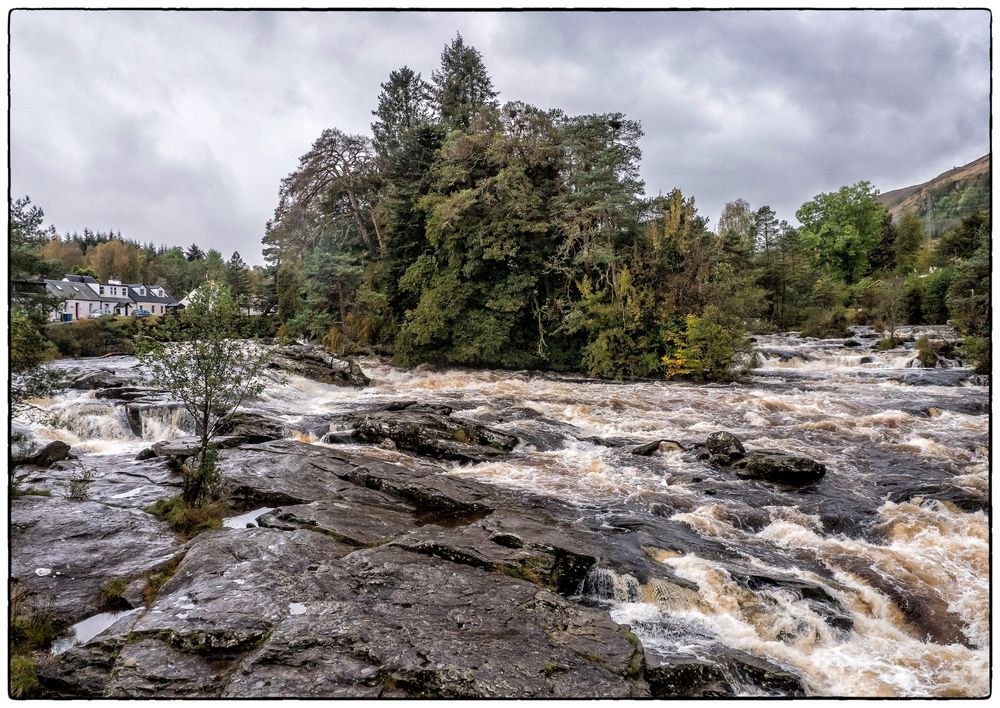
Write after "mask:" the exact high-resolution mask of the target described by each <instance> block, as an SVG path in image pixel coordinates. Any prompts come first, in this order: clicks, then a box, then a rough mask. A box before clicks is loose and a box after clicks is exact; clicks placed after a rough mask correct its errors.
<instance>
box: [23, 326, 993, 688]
mask: <svg viewBox="0 0 1000 708" xmlns="http://www.w3.org/2000/svg"><path fill="white" fill-rule="evenodd" d="M924 330H925V331H909V332H904V334H915V335H918V336H919V335H920V334H925V333H927V334H930V335H931V336H936V337H943V338H950V337H954V333H952V332H950V331H949V330H947V329H946V328H924ZM876 341H877V340H876V338H875V337H874V334H873V333H871V332H870V331H866V330H864V329H863V328H858V329H857V330H856V337H855V338H854V339H853V340H848V341H845V340H814V339H801V338H799V337H797V336H796V335H794V334H788V335H769V336H761V337H759V338H758V341H757V346H758V348H759V349H760V355H759V359H758V364H759V366H758V368H757V369H755V370H754V372H753V375H752V376H751V378H750V379H749V381H748V382H747V383H745V384H740V385H735V384H734V385H692V384H683V383H674V382H638V383H612V382H596V381H591V380H588V379H585V378H582V377H572V376H552V375H542V374H537V373H529V372H498V371H488V370H485V371H470V370H444V371H432V370H422V369H417V370H401V369H398V368H395V367H392V366H390V365H389V364H387V363H386V362H384V361H382V360H378V359H363V360H361V361H360V363H361V366H362V368H363V369H364V370H365V372H366V373H367V374H368V375H369V376H370V377H371V378H372V385H371V386H370V387H369V388H367V389H364V390H357V389H350V388H338V387H335V386H328V385H324V384H319V383H316V382H313V381H309V380H306V379H302V378H297V377H291V378H289V379H287V380H285V381H284V382H282V383H281V384H277V383H276V384H274V385H272V386H269V387H268V390H267V391H266V392H265V393H264V395H262V396H261V397H260V399H258V400H256V401H254V402H253V404H252V405H251V406H249V408H251V409H255V410H260V411H263V412H267V413H268V414H270V415H273V416H276V417H279V418H281V419H282V420H283V421H284V423H285V425H286V427H287V429H288V430H289V435H290V436H292V437H298V438H299V439H301V440H304V441H307V442H315V441H316V440H317V438H318V437H319V436H320V435H321V434H322V433H323V432H326V431H337V430H341V429H342V428H343V426H342V424H341V423H340V422H339V416H340V415H341V414H343V413H346V412H349V411H352V410H357V409H359V408H372V407H377V406H378V405H381V404H386V403H389V402H392V401H401V400H418V401H420V402H422V403H444V404H447V405H450V406H452V407H454V408H455V411H456V412H455V415H461V416H463V417H467V418H472V419H476V420H480V421H482V422H484V423H487V424H489V425H492V426H494V427H497V428H499V429H507V430H511V431H517V434H519V435H520V436H521V438H522V440H524V441H525V442H523V443H522V444H521V445H520V446H519V447H518V448H517V449H516V450H515V451H514V454H513V455H512V456H511V457H510V458H509V459H504V460H501V461H493V462H488V463H483V464H474V465H458V464H453V465H451V466H450V469H449V473H450V474H454V475H460V476H464V477H469V478H472V479H476V480H479V481H483V482H489V483H492V484H496V485H501V486H504V487H507V488H513V489H520V490H524V491H527V492H532V493H536V494H543V495H551V496H553V497H557V498H559V499H560V500H563V501H565V502H568V503H571V504H574V505H578V506H580V507H581V508H584V509H587V510H591V511H593V510H596V511H597V512H598V513H600V511H601V510H602V509H608V510H610V509H621V508H629V507H631V508H637V509H645V510H649V509H654V508H655V509H657V513H659V514H661V515H664V516H667V517H668V518H669V519H671V520H672V521H675V522H681V523H683V524H685V525H687V526H688V527H689V528H690V529H691V530H693V531H695V532H696V533H697V534H698V535H700V536H701V537H702V538H704V539H706V540H707V541H711V542H714V543H716V544H722V545H723V546H725V547H726V548H728V549H731V550H732V551H733V552H734V553H736V554H738V556H739V557H740V558H741V563H742V564H743V565H744V566H745V567H746V568H751V569H753V568H756V569H759V570H761V571H767V572H775V573H779V574H782V575H784V576H790V577H794V578H798V579H800V580H802V581H806V582H809V583H811V584H815V585H819V586H821V587H822V588H823V589H824V590H825V591H826V592H827V593H828V595H829V596H830V597H832V598H835V599H836V601H838V602H839V603H840V605H841V606H843V607H844V608H846V609H847V611H848V612H849V614H850V620H851V622H852V624H851V627H850V629H849V630H848V631H841V630H837V629H836V628H835V627H832V626H831V625H830V623H829V622H828V621H826V619H824V616H823V614H822V612H821V611H820V609H818V608H817V606H816V605H815V604H814V603H812V602H811V601H809V600H808V599H803V598H801V597H798V596H795V595H793V594H789V593H788V592H785V591H783V590H782V589H781V588H780V587H768V586H762V587H759V588H755V589H750V588H748V587H746V586H745V585H743V584H740V583H738V582H736V581H735V580H734V578H733V577H732V568H731V567H727V566H726V565H725V564H723V563H721V562H719V561H717V560H716V559H713V558H712V557H710V555H708V554H706V556H705V557H702V556H701V555H700V554H698V553H684V554H680V553H677V552H672V551H669V550H664V549H649V550H648V551H647V553H650V554H651V557H653V558H654V559H655V560H657V561H658V562H661V563H663V564H664V565H665V566H667V567H668V568H669V569H670V570H671V571H672V573H673V574H674V575H675V576H677V577H680V578H683V579H684V580H687V581H690V582H692V583H694V584H695V585H696V586H697V591H694V590H688V589H679V587H680V586H674V587H673V588H665V587H659V588H658V587H644V586H642V585H640V583H639V582H638V581H637V580H636V579H635V578H631V577H629V576H615V575H614V574H613V573H610V571H600V573H602V574H603V575H601V577H596V576H595V577H593V578H589V579H588V583H585V587H584V588H582V589H581V591H582V592H584V594H588V595H590V596H591V599H593V600H595V601H602V602H603V603H604V604H606V605H607V607H608V610H609V612H610V613H611V615H612V617H613V618H614V619H616V620H617V621H620V622H627V623H629V624H631V625H632V626H633V628H634V630H635V631H636V633H637V634H638V635H639V637H640V638H641V639H642V642H643V645H644V646H645V647H646V649H647V651H648V652H652V653H662V654H670V655H676V654H688V655H710V653H711V651H712V647H713V646H715V647H717V646H719V645H720V644H724V645H726V646H729V647H732V648H734V649H740V650H744V651H748V652H752V653H754V654H757V655H760V656H762V657H764V658H768V659H770V660H772V661H775V662H778V663H780V664H783V665H785V666H788V667H790V668H792V669H794V670H795V671H796V672H797V673H799V674H800V675H802V676H803V678H804V681H805V683H806V686H807V688H808V690H809V691H810V692H811V693H814V694H819V695H839V696H862V695H864V696H899V695H906V696H955V695H971V696H981V695H985V694H986V693H987V692H988V674H989V547H988V544H989V538H988V524H989V519H988V516H987V513H986V511H985V510H986V509H987V504H988V501H987V499H988V494H989V450H988V432H989V430H988V429H989V393H988V390H987V388H985V387H984V386H981V385H975V384H976V383H980V382H979V381H978V380H977V379H974V378H972V379H970V374H971V372H970V371H969V370H968V369H965V368H962V367H961V366H960V362H956V361H952V362H944V363H945V364H946V365H947V367H946V368H938V369H932V370H926V369H919V368H913V366H912V362H913V358H914V355H915V352H914V351H912V349H907V348H900V349H895V350H890V351H885V352H877V351H874V350H873V345H874V343H875V342H876ZM859 345H860V346H859ZM908 346H910V347H912V345H908ZM65 365H67V366H71V367H73V366H75V367H79V366H80V363H79V362H65ZM93 365H94V366H100V367H118V368H122V369H127V368H129V367H131V366H133V365H134V359H130V358H127V357H118V358H114V359H110V360H101V361H100V362H95V363H94V364H93ZM41 403H42V404H43V406H44V407H45V408H46V409H47V410H48V411H49V412H50V413H51V414H52V415H51V416H50V419H49V421H48V422H46V423H44V424H34V425H33V426H32V427H33V430H34V433H35V435H36V436H37V437H38V438H42V439H46V438H47V439H53V438H57V439H62V440H65V441H66V442H69V443H70V444H71V445H73V446H74V448H75V449H76V450H78V451H80V452H82V453H84V456H85V457H87V456H94V457H97V456H102V455H115V454H119V455H120V454H124V453H131V452H133V451H136V450H138V449H140V448H142V447H145V446H148V444H149V443H150V442H151V441H154V440H160V439H165V438H169V437H173V436H177V435H183V434H186V433H188V432H189V431H188V430H186V428H185V424H184V419H183V416H181V415H180V414H179V413H178V411H177V410H176V408H174V407H171V406H169V405H167V404H163V405H159V406H157V405H152V406H146V407H145V408H143V410H142V412H141V419H142V422H141V435H137V434H136V430H135V425H134V421H133V423H132V424H131V425H130V423H129V420H128V419H127V417H126V415H125V413H124V412H123V410H122V406H120V405H113V404H111V403H109V402H107V401H102V400H98V399H95V398H94V394H93V393H92V392H86V393H81V392H68V393H66V394H62V395H59V396H56V397H54V398H53V399H50V400H47V401H44V402H41ZM526 409H531V410H530V411H527V410H526ZM539 414H540V415H539ZM715 430H728V431H730V432H732V433H734V434H736V435H737V436H738V437H739V438H740V439H741V440H742V441H743V442H744V444H745V445H746V446H747V447H748V448H750V449H753V448H773V449H780V450H784V451H787V452H791V453H795V454H801V455H805V456H807V457H810V458H812V459H815V460H818V461H820V462H822V463H824V464H825V465H826V467H827V475H826V477H825V478H824V479H823V481H822V482H821V483H820V484H818V485H816V486H815V488H813V489H804V490H788V489H783V488H775V487H773V486H770V485H768V484H766V483H761V482H750V481H745V480H739V479H736V478H734V477H733V476H732V475H731V474H728V473H727V472H725V471H720V470H715V469H713V468H711V467H709V466H708V465H707V464H705V463H700V462H690V461H685V460H684V459H682V454H681V453H680V452H676V453H674V452H669V451H666V452H662V453H660V454H658V455H656V456H654V457H651V458H646V457H640V456H636V455H632V454H631V453H630V452H629V450H630V447H631V446H630V445H628V444H625V445H621V444H619V445H617V446H608V445H607V444H602V443H603V441H608V440H610V441H613V442H614V441H619V442H621V441H634V442H646V441H650V440H655V439H661V438H662V439H672V440H680V441H687V442H693V441H701V440H703V439H704V437H705V436H706V435H707V434H708V433H710V432H712V431H715ZM554 433H558V434H559V436H561V437H560V440H561V442H560V443H559V444H558V445H550V444H549V445H547V444H543V442H544V441H545V440H550V439H551V438H552V435H553V434H554ZM598 438H599V439H598ZM316 444H322V443H316ZM553 448H554V449H553ZM387 454H388V453H387ZM391 454H396V453H391ZM238 521H239V523H240V525H242V524H245V523H246V521H251V520H250V519H246V520H244V519H243V518H240V519H239V520H238ZM251 522H252V521H251ZM915 606H916V607H919V608H922V609H921V611H922V612H923V614H924V616H925V617H926V616H929V615H933V617H934V621H933V622H931V628H932V629H933V630H934V631H928V632H927V633H926V634H924V635H921V634H920V632H919V631H918V630H917V629H915V626H917V625H915V624H914V622H912V621H911V620H912V616H908V614H907V613H908V612H909V613H910V615H912V613H913V607H915ZM920 626H923V625H920Z"/></svg>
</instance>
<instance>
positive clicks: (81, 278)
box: [63, 273, 97, 283]
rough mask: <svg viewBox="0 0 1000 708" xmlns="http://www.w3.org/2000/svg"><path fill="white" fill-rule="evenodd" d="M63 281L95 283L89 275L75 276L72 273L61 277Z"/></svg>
mask: <svg viewBox="0 0 1000 708" xmlns="http://www.w3.org/2000/svg"><path fill="white" fill-rule="evenodd" d="M63 278H64V279H65V280H68V281H69V282H71V283H96V282H97V281H96V280H95V279H94V278H92V277H91V276H89V275H75V274H73V273H66V275H64V276H63Z"/></svg>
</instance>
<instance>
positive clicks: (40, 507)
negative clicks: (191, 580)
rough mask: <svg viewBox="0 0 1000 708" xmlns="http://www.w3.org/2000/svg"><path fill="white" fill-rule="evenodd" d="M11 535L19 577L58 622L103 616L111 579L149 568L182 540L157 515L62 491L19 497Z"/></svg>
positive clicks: (15, 576) (13, 510) (170, 554)
mask: <svg viewBox="0 0 1000 708" xmlns="http://www.w3.org/2000/svg"><path fill="white" fill-rule="evenodd" d="M10 534H11V535H10V543H11V576H12V578H13V579H14V580H15V581H16V582H17V583H18V584H20V585H22V586H23V587H25V588H27V589H28V591H29V592H30V593H32V594H33V595H34V596H35V602H36V603H41V604H47V605H48V606H49V607H50V608H51V609H52V611H53V613H54V614H55V616H56V620H57V624H58V625H64V624H72V623H74V622H77V621H79V620H81V619H83V618H85V617H88V616H90V615H92V614H95V613H96V612H98V610H99V607H100V599H99V598H100V592H101V587H102V586H103V585H104V584H105V583H106V582H108V581H109V580H113V579H116V578H128V577H133V576H139V575H142V574H144V573H147V572H149V571H151V570H153V569H155V568H157V567H158V566H160V565H162V564H164V563H166V562H167V561H169V560H170V559H171V558H173V557H174V556H175V555H176V553H177V551H178V546H179V543H178V542H177V540H176V539H175V536H174V534H173V533H172V532H171V531H170V529H169V528H168V527H167V526H166V524H164V523H163V522H162V521H159V520H158V519H156V518H155V517H153V516H150V515H149V514H144V513H142V512H138V511H134V510H130V509H122V508H118V507H113V506H107V505H105V504H99V503H97V502H92V501H72V500H70V499H64V498H59V497H22V498H20V499H15V500H14V501H13V503H12V504H11V525H10Z"/></svg>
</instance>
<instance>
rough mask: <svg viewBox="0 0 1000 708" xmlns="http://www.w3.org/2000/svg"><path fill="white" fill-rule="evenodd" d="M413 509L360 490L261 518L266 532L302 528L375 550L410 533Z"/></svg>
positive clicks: (351, 489) (352, 490)
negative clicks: (374, 548)
mask: <svg viewBox="0 0 1000 708" xmlns="http://www.w3.org/2000/svg"><path fill="white" fill-rule="evenodd" d="M416 511H417V508H416V507H415V506H414V505H412V504H409V503H407V502H405V501H404V500H402V499H399V498H398V497H394V496H392V495H390V494H386V493H385V492H379V491H376V490H373V489H365V488H363V487H352V488H349V489H345V490H344V491H342V492H339V493H338V494H337V496H336V498H332V499H322V500H319V501H314V502H310V503H308V504H298V505H292V506H282V507H279V508H277V509H275V510H274V511H271V512H269V513H267V514H264V515H263V516H261V517H260V518H259V519H258V524H259V525H260V526H262V527H267V528H278V529H287V530H291V529H296V528H305V529H311V530H313V531H319V532H320V533H323V534H326V535H327V536H330V537H331V538H334V539H335V540H337V541H339V542H341V543H346V544H349V545H352V546H362V547H364V546H376V545H379V544H382V543H386V542H388V541H390V540H391V539H393V538H395V537H396V536H400V535H402V534H403V533H406V532H407V531H410V530H411V529H413V527H414V525H415V524H416Z"/></svg>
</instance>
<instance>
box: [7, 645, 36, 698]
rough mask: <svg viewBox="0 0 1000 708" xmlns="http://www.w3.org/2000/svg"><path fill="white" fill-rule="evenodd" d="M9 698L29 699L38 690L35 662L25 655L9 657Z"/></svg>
mask: <svg viewBox="0 0 1000 708" xmlns="http://www.w3.org/2000/svg"><path fill="white" fill-rule="evenodd" d="M9 666H10V696H11V698H31V697H32V696H33V695H34V694H35V692H36V691H37V690H38V689H39V687H40V684H39V683H38V671H37V669H36V667H35V660H34V659H32V658H31V657H30V656H28V655H27V654H13V653H12V654H11V655H10V664H9Z"/></svg>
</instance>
